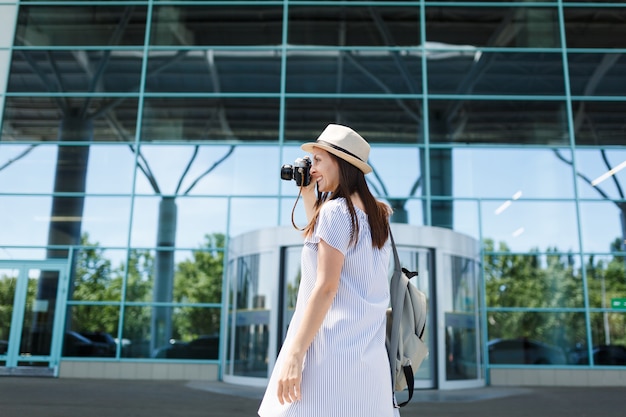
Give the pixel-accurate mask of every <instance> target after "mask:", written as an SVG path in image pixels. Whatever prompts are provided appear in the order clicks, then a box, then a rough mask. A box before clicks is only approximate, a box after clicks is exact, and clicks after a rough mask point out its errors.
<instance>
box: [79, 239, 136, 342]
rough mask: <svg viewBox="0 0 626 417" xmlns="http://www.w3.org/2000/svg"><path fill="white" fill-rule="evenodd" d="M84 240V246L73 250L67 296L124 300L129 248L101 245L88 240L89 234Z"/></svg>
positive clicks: (83, 298)
mask: <svg viewBox="0 0 626 417" xmlns="http://www.w3.org/2000/svg"><path fill="white" fill-rule="evenodd" d="M81 243H82V245H83V248H82V249H79V250H76V251H74V262H75V263H74V271H73V276H72V277H71V282H72V285H70V293H69V295H68V299H69V300H76V301H119V300H121V298H122V281H123V279H124V275H125V274H126V263H127V260H126V255H127V253H128V252H127V251H125V250H112V249H105V248H102V247H100V245H98V243H92V242H89V241H88V240H87V238H86V237H83V241H82V242H81ZM85 323H86V322H85ZM83 324H84V323H83ZM78 330H81V329H78Z"/></svg>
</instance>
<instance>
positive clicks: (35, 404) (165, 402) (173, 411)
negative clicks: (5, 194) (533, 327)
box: [0, 377, 626, 417]
mask: <svg viewBox="0 0 626 417" xmlns="http://www.w3.org/2000/svg"><path fill="white" fill-rule="evenodd" d="M262 393H263V390H262V389H261V388H255V387H241V386H238V385H230V384H225V383H222V382H201V381H187V382H185V381H131V380H92V379H54V378H35V377H0V417H148V416H149V417H196V416H197V417H200V416H202V417H244V416H245V417H255V416H257V414H256V410H257V407H258V404H259V401H260V398H261V395H262ZM401 414H402V417H413V416H414V417H455V416H459V417H460V416H463V417H483V416H489V417H624V416H625V415H626V388H612V387H610V388H554V387H552V388H546V387H532V388H515V387H509V388H506V387H486V388H480V389H470V390H455V391H416V392H415V395H414V397H413V400H412V402H411V403H410V404H409V405H408V406H406V407H405V408H403V409H402V410H401ZM320 417H327V416H320ZM345 417H353V416H345ZM354 417H360V416H354Z"/></svg>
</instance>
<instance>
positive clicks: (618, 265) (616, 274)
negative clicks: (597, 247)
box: [585, 255, 626, 338]
mask: <svg viewBox="0 0 626 417" xmlns="http://www.w3.org/2000/svg"><path fill="white" fill-rule="evenodd" d="M585 267H586V271H587V290H588V292H589V306H590V307H592V308H604V309H611V308H613V305H612V302H611V301H612V300H613V299H620V298H624V294H626V275H625V274H624V256H618V255H588V256H585ZM616 312H617V311H616ZM609 336H610V335H609ZM603 338H604V337H603Z"/></svg>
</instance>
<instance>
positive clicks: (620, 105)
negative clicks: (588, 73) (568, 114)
mask: <svg viewBox="0 0 626 417" xmlns="http://www.w3.org/2000/svg"><path fill="white" fill-rule="evenodd" d="M572 113H573V115H574V129H575V136H576V144H577V145H590V146H624V145H626V135H624V114H626V102H622V101H573V102H572Z"/></svg>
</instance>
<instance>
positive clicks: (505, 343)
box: [487, 338, 567, 365]
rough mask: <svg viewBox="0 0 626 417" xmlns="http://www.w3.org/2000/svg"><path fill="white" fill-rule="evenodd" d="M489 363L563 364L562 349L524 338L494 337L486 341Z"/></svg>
mask: <svg viewBox="0 0 626 417" xmlns="http://www.w3.org/2000/svg"><path fill="white" fill-rule="evenodd" d="M487 347H488V350H489V363H490V364H510V365H563V364H565V363H566V362H567V361H566V358H565V354H564V352H563V350H562V349H561V348H559V347H558V346H552V345H549V344H546V343H542V342H539V341H536V340H531V339H526V338H516V339H494V340H490V341H489V342H488V343H487Z"/></svg>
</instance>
